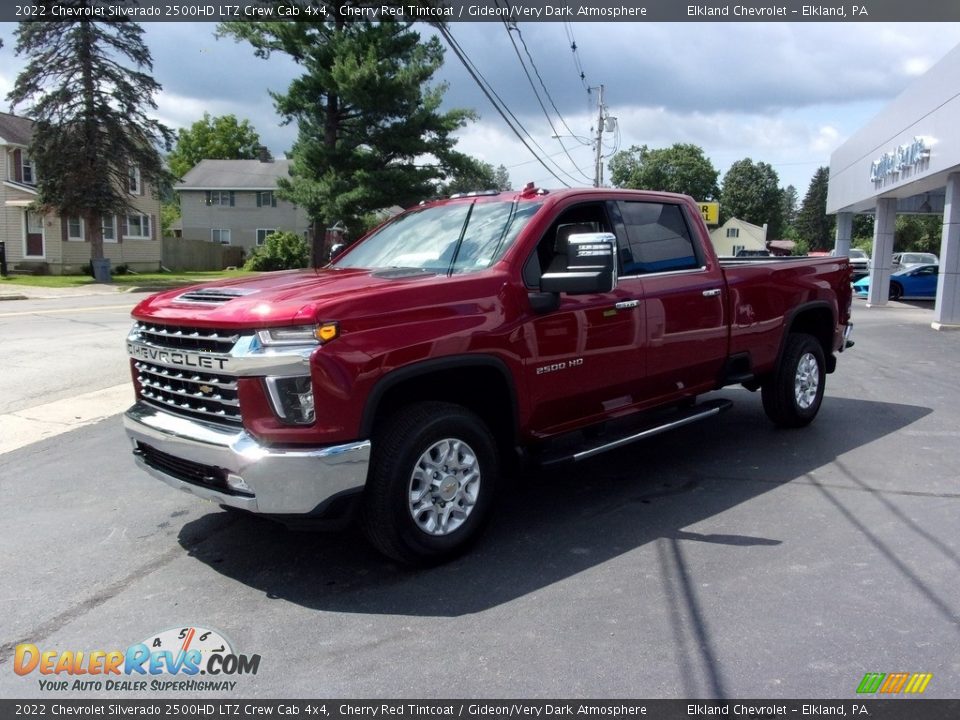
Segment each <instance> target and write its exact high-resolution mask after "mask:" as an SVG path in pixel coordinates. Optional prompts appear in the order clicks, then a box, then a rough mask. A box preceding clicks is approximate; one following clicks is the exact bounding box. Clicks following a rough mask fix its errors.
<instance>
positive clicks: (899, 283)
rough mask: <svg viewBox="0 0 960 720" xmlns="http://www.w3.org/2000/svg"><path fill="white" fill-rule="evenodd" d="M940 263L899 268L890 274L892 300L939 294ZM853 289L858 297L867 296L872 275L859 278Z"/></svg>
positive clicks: (931, 296)
mask: <svg viewBox="0 0 960 720" xmlns="http://www.w3.org/2000/svg"><path fill="white" fill-rule="evenodd" d="M939 272H940V266H939V265H913V266H911V267H908V268H904V269H903V270H897V271H896V272H895V273H893V274H892V275H891V276H890V299H891V300H906V299H911V300H916V299H928V298H934V297H936V296H937V276H938V274H939ZM853 291H854V292H855V293H856V294H857V296H858V297H867V295H868V294H869V292H870V276H869V275H868V276H867V277H865V278H861V279H860V280H857V281H856V282H855V283H854V284H853Z"/></svg>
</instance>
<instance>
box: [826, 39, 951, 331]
mask: <svg viewBox="0 0 960 720" xmlns="http://www.w3.org/2000/svg"><path fill="white" fill-rule="evenodd" d="M827 213H830V214H833V213H836V215H837V236H836V249H837V254H846V253H847V252H848V251H849V249H850V239H851V235H852V230H853V217H854V215H857V214H860V213H864V214H872V215H875V222H874V231H873V250H872V252H871V253H870V256H871V257H872V258H873V261H872V263H871V269H870V293H869V297H868V298H867V306H868V307H870V306H873V305H884V304H886V302H887V298H888V293H889V289H890V275H891V272H892V263H891V256H892V254H893V233H894V225H895V223H896V219H897V215H898V214H901V213H905V214H924V215H936V216H940V217H942V218H943V237H942V241H941V245H940V252H939V255H940V272H939V278H938V283H937V298H936V305H935V306H934V313H933V322H932V326H933V327H934V328H936V329H937V330H940V329H944V328H951V327H952V328H960V45H958V46H957V47H955V48H954V49H953V50H951V51H950V53H949V54H948V55H947V56H946V57H944V58H943V60H941V61H940V62H939V63H938V64H937V65H935V66H933V67H932V68H931V69H930V70H929V71H928V72H927V73H926V74H925V75H923V76H922V77H920V78H919V79H917V80H916V81H914V83H913V84H912V85H910V87H908V88H907V89H906V90H904V92H903V93H901V94H900V96H899V97H897V98H896V99H895V100H894V101H893V102H892V103H890V105H888V106H887V107H886V108H884V110H883V111H882V112H881V113H880V114H879V115H878V116H877V117H875V118H874V119H873V120H872V121H870V123H868V124H867V125H866V126H865V127H864V128H863V129H862V130H860V131H859V132H857V133H856V134H855V135H853V136H852V137H851V138H850V139H849V140H847V141H846V142H845V143H844V144H843V145H841V146H840V147H839V148H838V149H837V150H836V151H835V152H834V153H833V154H832V155H831V156H830V189H829V191H828V193H827Z"/></svg>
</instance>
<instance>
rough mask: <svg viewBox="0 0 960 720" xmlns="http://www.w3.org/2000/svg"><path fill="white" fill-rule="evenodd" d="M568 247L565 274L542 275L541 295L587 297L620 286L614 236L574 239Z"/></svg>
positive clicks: (586, 236) (578, 236)
mask: <svg viewBox="0 0 960 720" xmlns="http://www.w3.org/2000/svg"><path fill="white" fill-rule="evenodd" d="M567 247H568V250H567V269H566V272H551V273H545V274H544V275H542V276H541V277H540V290H541V292H547V293H567V294H568V295H586V294H589V293H606V292H610V291H611V290H613V289H614V288H615V287H616V286H617V253H616V247H617V238H616V237H615V236H614V235H613V234H612V233H581V234H577V235H571V236H570V238H569V239H568V241H567Z"/></svg>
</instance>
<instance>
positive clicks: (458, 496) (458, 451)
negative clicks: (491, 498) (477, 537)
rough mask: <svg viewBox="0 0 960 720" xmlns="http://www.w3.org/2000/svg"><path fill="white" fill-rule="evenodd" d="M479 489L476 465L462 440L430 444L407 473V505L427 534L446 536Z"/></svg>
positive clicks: (463, 517)
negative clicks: (408, 478)
mask: <svg viewBox="0 0 960 720" xmlns="http://www.w3.org/2000/svg"><path fill="white" fill-rule="evenodd" d="M479 492H480V464H479V462H478V461H477V455H476V453H475V452H474V451H473V449H472V448H471V447H470V446H469V445H467V443H465V442H464V441H463V440H457V439H455V438H446V439H444V440H440V441H439V442H436V443H434V444H433V445H431V446H430V447H429V448H427V450H426V452H424V453H423V455H421V456H420V458H419V459H418V460H417V464H416V466H415V467H414V469H413V473H412V474H411V475H410V492H409V508H410V515H411V516H412V517H413V520H414V522H415V523H416V524H417V527H419V528H420V529H421V530H423V532H425V533H427V534H428V535H449V534H450V533H452V532H454V531H455V530H456V529H457V528H459V527H460V526H461V525H463V523H464V522H466V520H467V518H468V517H469V516H470V513H471V512H472V511H473V507H474V505H475V504H476V502H477V497H478V495H479Z"/></svg>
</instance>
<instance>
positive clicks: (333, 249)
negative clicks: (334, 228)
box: [327, 243, 347, 262]
mask: <svg viewBox="0 0 960 720" xmlns="http://www.w3.org/2000/svg"><path fill="white" fill-rule="evenodd" d="M346 249H347V244H346V243H334V244H333V245H331V246H330V257H329V258H327V262H333V261H334V260H336V259H337V256H338V255H340V253H342V252H343V251H344V250H346Z"/></svg>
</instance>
